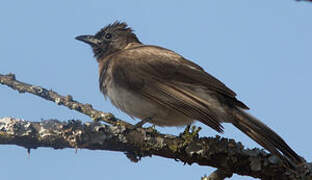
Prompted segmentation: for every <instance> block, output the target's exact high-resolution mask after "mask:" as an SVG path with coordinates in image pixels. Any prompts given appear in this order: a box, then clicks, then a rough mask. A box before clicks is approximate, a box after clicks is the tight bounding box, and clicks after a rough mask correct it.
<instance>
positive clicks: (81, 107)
mask: <svg viewBox="0 0 312 180" xmlns="http://www.w3.org/2000/svg"><path fill="white" fill-rule="evenodd" d="M0 84H3V85H6V86H8V87H10V88H12V89H14V90H17V91H18V92H20V93H25V92H27V93H31V94H33V95H36V96H39V97H41V98H44V99H46V100H49V101H52V102H55V103H56V104H57V105H63V106H66V107H68V108H69V109H72V110H75V111H78V112H80V113H83V114H85V115H87V116H90V117H91V119H93V120H95V121H104V122H106V123H109V124H112V125H117V124H123V125H125V126H127V127H132V125H131V124H129V123H127V122H125V121H121V120H119V119H117V118H115V117H114V116H113V115H112V114H111V113H104V112H102V111H98V110H95V109H93V108H92V106H91V105H90V104H82V103H80V102H78V101H75V100H73V97H72V96H71V95H67V96H62V95H59V94H58V93H56V92H54V91H52V90H47V89H45V88H42V87H40V86H34V85H31V84H27V83H24V82H20V81H18V80H16V78H15V75H14V74H8V75H2V74H0Z"/></svg>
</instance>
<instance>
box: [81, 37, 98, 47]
mask: <svg viewBox="0 0 312 180" xmlns="http://www.w3.org/2000/svg"><path fill="white" fill-rule="evenodd" d="M75 39H77V40H79V41H82V42H84V43H87V44H89V45H91V46H94V45H98V44H99V43H100V40H99V39H97V38H95V37H94V36H91V35H82V36H77V37H75Z"/></svg>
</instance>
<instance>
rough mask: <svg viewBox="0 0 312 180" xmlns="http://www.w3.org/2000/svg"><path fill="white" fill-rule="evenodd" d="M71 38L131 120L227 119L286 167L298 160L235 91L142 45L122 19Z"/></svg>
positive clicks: (176, 57) (218, 123)
mask: <svg viewBox="0 0 312 180" xmlns="http://www.w3.org/2000/svg"><path fill="white" fill-rule="evenodd" d="M76 39H77V40H79V41H82V42H84V43H87V44H88V45H90V46H91V48H92V50H93V53H94V57H95V58H96V60H97V62H98V65H99V88H100V91H101V92H102V93H103V94H104V97H105V98H106V97H108V98H109V99H110V101H111V103H112V104H113V105H114V106H116V107H117V108H118V109H120V110H121V111H123V112H125V113H126V114H128V115H129V116H130V117H132V118H138V119H141V120H142V121H140V123H138V124H140V125H142V124H144V123H145V122H149V123H152V124H154V125H157V126H185V125H190V124H192V123H193V122H194V121H200V122H201V123H203V124H205V125H207V126H209V127H210V128H212V129H214V130H216V131H217V132H219V133H222V132H223V129H224V128H223V126H222V123H231V124H233V125H234V126H235V127H236V128H238V129H239V130H240V131H242V132H243V133H245V134H246V135H247V136H249V137H250V138H251V139H253V140H254V141H256V142H257V143H258V144H259V145H261V146H262V147H264V148H265V149H267V150H268V151H269V152H270V153H272V154H273V155H276V156H277V157H279V158H280V159H281V160H282V162H283V164H284V165H285V166H286V167H292V168H294V167H297V166H298V165H300V164H302V163H303V159H302V158H301V157H300V156H299V155H298V154H297V153H296V152H295V151H294V150H293V149H292V148H291V147H289V145H288V144H287V143H286V142H285V141H284V140H283V139H282V138H281V137H280V136H279V135H278V134H277V133H275V132H274V131H273V130H272V129H271V128H269V127H268V126H267V125H265V124H264V123H263V122H261V121H260V120H258V119H257V118H255V117H253V116H252V115H250V114H249V113H248V112H246V111H247V110H248V109H249V107H248V106H247V105H245V104H244V103H243V102H241V101H239V100H238V99H237V98H236V93H235V92H234V91H233V90H231V89H230V88H228V87H227V86H226V85H225V84H224V83H222V82H221V81H219V80H218V79H217V78H215V77H214V76H212V75H211V74H209V73H208V72H206V71H205V70H204V69H203V68H202V67H201V66H199V65H197V64H196V63H194V62H192V61H190V60H188V59H186V58H184V57H183V56H182V55H180V54H178V53H176V52H174V51H172V50H169V49H166V48H163V47H160V46H155V45H145V44H143V43H142V42H141V41H140V40H139V39H138V37H137V36H136V34H135V33H134V31H133V29H132V28H131V27H129V26H128V25H127V23H126V22H121V21H115V22H113V23H111V24H108V25H106V26H105V27H104V28H102V29H100V31H98V32H97V33H96V34H95V35H81V36H77V37H76Z"/></svg>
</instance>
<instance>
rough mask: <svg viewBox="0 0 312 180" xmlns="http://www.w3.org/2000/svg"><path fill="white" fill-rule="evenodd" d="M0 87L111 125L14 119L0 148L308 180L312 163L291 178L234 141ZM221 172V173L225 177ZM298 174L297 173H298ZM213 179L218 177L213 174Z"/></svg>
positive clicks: (0, 126)
mask: <svg viewBox="0 0 312 180" xmlns="http://www.w3.org/2000/svg"><path fill="white" fill-rule="evenodd" d="M0 83H1V84H4V85H7V86H9V87H11V88H12V89H15V90H17V91H19V92H20V93H24V92H28V93H31V94H34V95H36V96H39V97H42V98H44V99H46V100H49V101H53V102H55V103H56V104H58V105H64V106H66V107H68V108H70V109H72V110H76V111H78V112H81V113H83V114H86V115H88V116H90V117H91V118H92V119H93V120H100V121H104V122H106V123H109V124H111V125H113V126H108V125H103V124H100V123H99V122H93V123H84V124H82V123H81V122H80V121H68V122H59V121H57V120H47V121H42V122H29V121H23V120H19V119H14V118H2V119H0V144H15V145H19V146H23V147H25V148H27V149H32V148H37V147H51V148H55V149H62V148H85V149H90V150H95V149H96V150H109V151H120V152H124V153H125V154H126V155H127V157H128V158H129V159H130V160H131V161H133V162H137V161H139V160H140V158H141V157H145V156H152V155H157V156H161V157H166V158H171V159H175V160H180V161H182V162H184V163H187V164H192V163H197V164H199V165H203V166H212V167H216V168H218V170H217V171H215V172H214V173H213V174H212V175H210V176H209V177H210V178H211V177H218V178H219V179H220V178H221V179H222V178H225V177H228V176H230V175H231V174H232V173H236V174H240V175H246V176H251V177H256V178H262V179H300V178H311V179H312V176H311V174H310V173H309V172H311V165H310V164H304V165H302V167H301V168H300V169H299V170H298V172H300V173H298V172H296V173H297V174H294V172H289V170H287V169H286V168H285V167H284V166H283V165H282V163H281V162H280V160H279V159H278V158H277V157H275V156H273V155H271V154H268V153H266V152H265V151H263V150H259V149H253V150H248V149H244V147H243V145H242V144H241V143H236V142H235V141H234V140H233V139H225V138H220V137H219V136H217V137H216V138H206V137H204V138H198V134H197V133H198V131H199V130H198V129H197V130H196V129H194V128H193V129H192V132H191V133H190V132H189V129H186V131H185V132H184V133H182V134H181V135H180V136H172V135H166V134H160V133H158V132H156V131H155V130H154V129H144V128H134V126H133V125H131V124H129V123H127V122H124V121H122V120H119V119H117V118H115V117H114V116H113V115H112V114H110V113H104V112H101V111H98V110H95V109H93V108H92V106H91V105H89V104H82V103H79V102H77V101H74V100H73V98H72V97H71V96H70V95H68V96H61V95H59V94H58V93H56V92H54V91H52V90H47V89H45V88H42V87H39V86H34V85H30V84H27V83H23V82H20V81H17V80H16V79H15V75H14V74H8V75H2V74H0ZM224 172H226V173H224ZM299 174H300V175H299ZM215 175H218V176H215Z"/></svg>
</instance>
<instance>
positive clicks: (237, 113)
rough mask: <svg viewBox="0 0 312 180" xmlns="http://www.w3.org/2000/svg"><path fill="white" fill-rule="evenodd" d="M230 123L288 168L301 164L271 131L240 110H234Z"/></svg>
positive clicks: (297, 156)
mask: <svg viewBox="0 0 312 180" xmlns="http://www.w3.org/2000/svg"><path fill="white" fill-rule="evenodd" d="M234 117H235V120H234V122H233V123H232V124H233V125H234V126H236V127H237V128H238V129H240V130H241V131H242V132H244V133H245V134H246V135H248V136H249V137H251V138H252V139H253V140H255V141H256V142H257V143H258V144H260V145H261V146H262V147H264V148H265V149H267V150H268V151H270V152H271V153H272V154H274V155H276V156H278V157H279V158H280V159H281V160H282V161H283V162H284V163H286V165H287V166H288V167H290V168H295V167H297V165H299V164H302V163H303V159H302V158H301V157H300V156H299V155H298V154H297V153H296V152H295V151H294V150H292V149H291V148H290V147H289V146H288V145H287V144H286V142H285V141H284V140H283V139H282V138H281V137H280V136H279V135H278V134H276V133H275V132H274V131H273V130H272V129H270V128H269V127H268V126H266V125H265V124H263V123H262V122H261V121H259V120H258V119H256V118H254V117H252V116H251V115H249V114H248V113H246V112H244V111H243V110H240V109H234Z"/></svg>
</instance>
